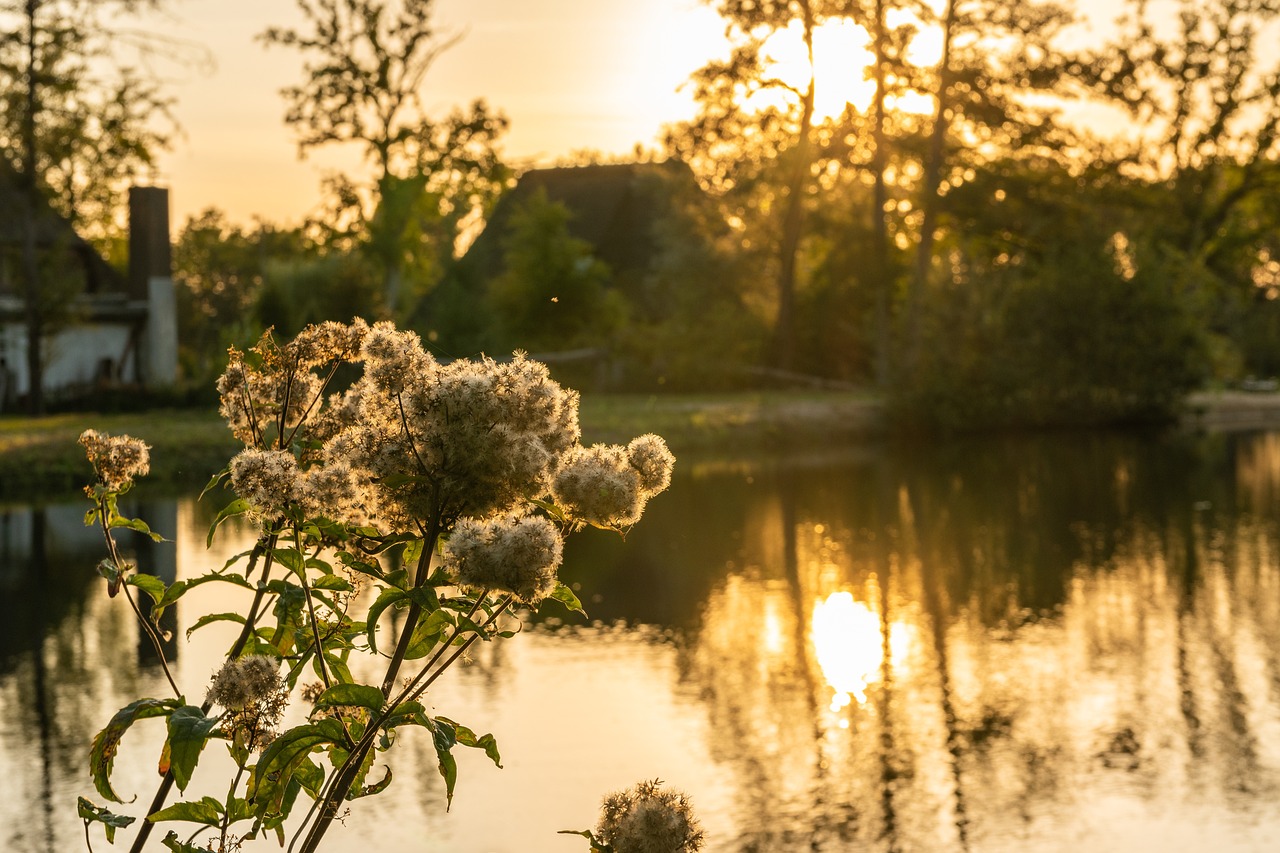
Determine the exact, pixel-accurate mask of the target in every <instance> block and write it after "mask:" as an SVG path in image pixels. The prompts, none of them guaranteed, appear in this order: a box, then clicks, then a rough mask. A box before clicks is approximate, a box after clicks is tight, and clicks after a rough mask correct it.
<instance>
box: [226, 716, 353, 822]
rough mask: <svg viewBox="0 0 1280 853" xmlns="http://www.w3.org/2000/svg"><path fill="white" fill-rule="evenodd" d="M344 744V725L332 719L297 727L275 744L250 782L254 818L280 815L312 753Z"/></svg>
mask: <svg viewBox="0 0 1280 853" xmlns="http://www.w3.org/2000/svg"><path fill="white" fill-rule="evenodd" d="M345 740H346V732H344V731H343V728H342V724H341V723H339V722H338V721H337V720H334V719H331V718H330V719H324V720H320V721H319V722H316V723H312V724H310V725H304V726H295V727H294V728H292V729H289V731H287V732H285V733H284V734H282V735H280V736H279V737H278V738H276V739H275V740H273V741H272V742H271V744H270V745H269V746H268V747H267V748H266V749H265V750H264V751H263V753H262V757H261V758H259V759H258V764H257V766H256V767H254V768H253V777H252V779H250V783H249V796H250V799H251V800H253V810H254V814H255V815H257V816H258V817H259V818H262V817H265V816H267V815H269V814H278V813H280V811H281V808H282V806H283V804H284V800H285V795H286V794H287V793H288V788H289V783H290V782H291V781H292V779H293V776H294V774H295V773H296V772H298V769H299V768H300V767H301V766H302V765H303V762H305V761H307V760H308V759H307V756H308V755H309V754H310V753H311V751H312V750H314V749H318V748H319V747H322V746H326V745H329V746H341V745H342V744H343V743H344V741H345Z"/></svg>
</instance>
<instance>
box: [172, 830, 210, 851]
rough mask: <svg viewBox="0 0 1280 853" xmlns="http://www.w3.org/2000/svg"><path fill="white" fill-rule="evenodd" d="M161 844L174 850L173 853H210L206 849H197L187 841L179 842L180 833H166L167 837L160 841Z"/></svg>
mask: <svg viewBox="0 0 1280 853" xmlns="http://www.w3.org/2000/svg"><path fill="white" fill-rule="evenodd" d="M160 843H161V844H163V845H164V846H165V847H166V848H168V849H169V850H172V851H173V853H209V851H208V849H206V848H203V847H196V846H195V845H194V844H187V843H186V842H185V841H181V840H179V838H178V833H176V832H174V831H173V830H170V831H169V832H168V833H166V834H165V837H164V838H162V839H160Z"/></svg>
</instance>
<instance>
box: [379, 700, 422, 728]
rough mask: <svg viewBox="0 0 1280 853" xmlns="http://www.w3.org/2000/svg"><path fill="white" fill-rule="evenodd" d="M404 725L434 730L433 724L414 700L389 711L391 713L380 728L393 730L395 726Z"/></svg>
mask: <svg viewBox="0 0 1280 853" xmlns="http://www.w3.org/2000/svg"><path fill="white" fill-rule="evenodd" d="M405 725H414V726H422V727H423V728H426V729H432V730H433V731H434V729H435V724H434V723H433V722H432V721H431V718H430V717H428V716H427V712H426V709H425V708H423V707H422V703H421V702H419V701H417V700H416V699H415V700H413V701H411V702H401V703H400V704H399V705H397V706H395V708H393V709H391V713H390V714H388V715H387V719H386V721H385V722H384V723H383V724H382V727H383V728H384V729H394V728H396V727H397V726H405Z"/></svg>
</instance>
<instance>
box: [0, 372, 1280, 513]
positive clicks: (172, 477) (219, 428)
mask: <svg viewBox="0 0 1280 853" xmlns="http://www.w3.org/2000/svg"><path fill="white" fill-rule="evenodd" d="M581 419H582V428H583V442H584V443H595V442H626V441H628V440H630V439H631V438H633V437H635V436H637V435H641V434H643V433H647V432H653V433H657V434H658V435H661V436H663V438H665V439H666V440H667V443H668V444H669V445H670V446H671V449H672V451H673V452H674V453H675V454H676V455H677V456H681V455H686V454H687V455H690V456H694V457H704V456H716V455H724V454H728V455H735V454H745V453H751V452H757V451H762V450H763V451H767V450H776V449H782V448H787V447H795V446H798V445H803V444H805V443H813V442H820V443H822V444H825V445H833V444H858V443H873V442H876V441H880V440H884V439H885V438H887V437H888V428H887V426H886V424H885V406H884V403H883V402H882V401H881V400H880V399H878V398H877V397H875V396H873V395H870V394H866V393H861V392H812V391H810V392H767V393H758V392H755V393H741V394H710V395H696V396H670V397H661V396H645V395H589V396H587V397H584V399H583V402H582V409H581ZM1174 427H1175V428H1181V429H1189V430H1194V431H1205V432H1235V431H1247V430H1258V429H1280V392H1269V391H1201V392H1196V393H1193V394H1191V395H1189V396H1188V398H1187V401H1186V407H1185V411H1184V414H1183V415H1182V417H1180V418H1179V419H1178V420H1177V421H1176V422H1175V424H1174ZM90 428H91V429H96V430H99V431H102V432H107V433H111V434H113V435H119V434H122V433H128V434H130V435H134V436H136V437H138V438H141V439H143V440H144V441H146V442H147V443H148V444H149V445H151V448H152V453H151V459H152V473H151V474H150V475H149V476H148V478H147V479H148V482H152V483H156V484H157V485H163V486H173V487H178V486H201V485H204V483H206V482H207V481H208V479H209V477H210V476H212V474H213V473H215V472H217V471H220V470H222V468H223V467H225V466H226V464H227V462H228V460H229V459H230V458H231V456H232V455H233V454H235V453H236V452H237V451H238V450H239V449H240V447H239V444H238V443H237V442H236V441H235V440H234V439H233V438H232V437H231V435H230V433H229V432H228V431H227V429H226V427H225V426H224V425H223V423H222V421H221V419H220V418H219V417H218V415H217V414H216V413H215V412H212V411H205V410H182V409H172V410H169V409H166V410H158V411H153V412H147V413H141V414H127V415H122V414H111V415H102V414H95V413H85V412H78V413H70V414H59V415H51V416H48V417H44V418H39V419H32V418H22V417H0V498H3V499H6V500H10V499H22V500H27V501H30V500H35V501H43V500H46V499H56V498H64V497H67V496H70V495H74V494H75V493H77V492H79V491H80V490H81V489H82V488H83V486H84V484H85V483H86V482H87V479H88V477H89V476H90V471H89V467H88V462H87V461H86V460H85V458H84V454H83V452H82V450H81V448H80V446H79V444H78V443H77V439H78V438H79V435H80V433H81V432H82V431H83V430H84V429H90Z"/></svg>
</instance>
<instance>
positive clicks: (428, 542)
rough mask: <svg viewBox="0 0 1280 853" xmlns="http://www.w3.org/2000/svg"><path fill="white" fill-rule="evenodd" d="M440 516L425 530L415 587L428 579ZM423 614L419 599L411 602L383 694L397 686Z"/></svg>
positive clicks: (388, 694) (388, 667) (415, 574)
mask: <svg viewBox="0 0 1280 853" xmlns="http://www.w3.org/2000/svg"><path fill="white" fill-rule="evenodd" d="M440 528H441V524H440V518H439V515H436V516H435V517H433V518H432V520H431V525H430V527H428V528H427V529H426V530H425V531H424V532H423V538H422V553H421V554H419V555H418V566H417V569H416V570H415V572H414V577H413V588H414V589H418V588H420V587H421V586H422V585H423V584H424V583H426V581H427V575H428V569H429V568H430V566H431V555H432V554H433V553H435V550H436V539H438V538H440ZM421 615H422V605H421V604H419V603H418V602H417V601H410V602H409V614H408V617H407V618H406V619H405V624H404V631H402V632H401V634H400V640H399V641H398V642H397V643H396V650H395V653H394V654H392V656H391V661H390V663H388V664H387V674H386V676H385V677H384V678H383V679H382V695H383V696H390V695H391V689H392V687H394V686H395V683H396V675H397V673H399V671H400V665H401V664H402V663H404V658H405V655H406V654H408V652H409V644H410V643H411V642H413V632H414V631H415V630H416V629H417V627H418V619H419V617H421Z"/></svg>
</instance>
